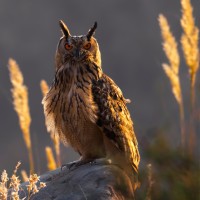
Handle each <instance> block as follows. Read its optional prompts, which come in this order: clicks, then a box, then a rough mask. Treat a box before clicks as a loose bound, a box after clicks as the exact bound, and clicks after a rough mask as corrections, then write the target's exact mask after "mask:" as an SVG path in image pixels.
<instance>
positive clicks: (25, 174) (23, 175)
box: [21, 170, 28, 182]
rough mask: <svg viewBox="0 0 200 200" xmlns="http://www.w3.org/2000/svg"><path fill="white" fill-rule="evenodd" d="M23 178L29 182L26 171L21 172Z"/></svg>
mask: <svg viewBox="0 0 200 200" xmlns="http://www.w3.org/2000/svg"><path fill="white" fill-rule="evenodd" d="M21 176H22V179H23V181H24V182H27V181H28V175H27V173H26V171H25V170H21Z"/></svg>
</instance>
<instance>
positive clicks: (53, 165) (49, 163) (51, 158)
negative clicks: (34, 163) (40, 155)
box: [45, 147, 56, 170]
mask: <svg viewBox="0 0 200 200" xmlns="http://www.w3.org/2000/svg"><path fill="white" fill-rule="evenodd" d="M45 151H46V158H47V167H48V169H49V170H54V169H56V162H55V159H54V156H53V152H52V149H51V147H46V148H45Z"/></svg>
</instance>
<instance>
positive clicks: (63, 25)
mask: <svg viewBox="0 0 200 200" xmlns="http://www.w3.org/2000/svg"><path fill="white" fill-rule="evenodd" d="M59 25H60V28H61V30H62V32H63V34H64V35H65V37H66V38H68V37H69V36H71V34H70V32H69V29H68V28H67V25H66V24H65V23H64V22H63V21H62V20H60V21H59Z"/></svg>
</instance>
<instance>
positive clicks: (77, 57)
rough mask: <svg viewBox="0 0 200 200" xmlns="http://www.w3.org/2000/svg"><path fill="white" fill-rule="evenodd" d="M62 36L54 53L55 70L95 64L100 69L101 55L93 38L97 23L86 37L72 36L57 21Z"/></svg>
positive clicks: (62, 24) (62, 23)
mask: <svg viewBox="0 0 200 200" xmlns="http://www.w3.org/2000/svg"><path fill="white" fill-rule="evenodd" d="M59 24H60V28H61V31H62V33H63V36H62V37H61V38H60V41H59V43H58V47H57V51H56V68H57V69H58V68H60V67H61V66H62V65H65V64H68V63H69V65H70V66H73V65H78V64H83V63H86V64H87V63H95V64H96V65H97V66H99V67H101V55H100V50H99V45H98V43H97V40H96V39H95V38H94V37H93V35H94V32H95V30H96V28H97V22H95V23H94V26H93V27H92V28H91V29H89V31H88V33H87V34H86V35H80V36H72V35H71V34H70V31H69V29H68V28H67V26H66V24H65V23H64V22H63V21H61V20H60V21H59Z"/></svg>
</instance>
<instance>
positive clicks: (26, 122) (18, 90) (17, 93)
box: [8, 59, 34, 174]
mask: <svg viewBox="0 0 200 200" xmlns="http://www.w3.org/2000/svg"><path fill="white" fill-rule="evenodd" d="M8 69H9V72H10V80H11V83H12V89H11V92H12V96H13V105H14V109H15V111H16V113H17V115H18V118H19V125H20V128H21V130H22V134H23V138H24V142H25V145H26V148H27V150H28V155H29V163H30V173H31V174H32V173H33V172H34V161H33V152H32V145H31V136H30V124H31V116H30V111H29V105H28V89H27V87H26V86H25V85H24V80H23V75H22V73H21V71H20V68H19V66H18V64H17V63H16V61H15V60H13V59H9V61H8Z"/></svg>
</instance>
